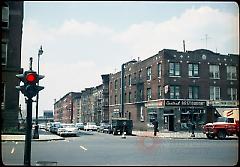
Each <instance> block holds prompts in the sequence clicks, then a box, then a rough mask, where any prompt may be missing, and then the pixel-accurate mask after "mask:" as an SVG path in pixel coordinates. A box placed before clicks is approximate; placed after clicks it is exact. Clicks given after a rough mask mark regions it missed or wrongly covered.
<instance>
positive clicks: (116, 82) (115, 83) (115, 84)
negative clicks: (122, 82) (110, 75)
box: [114, 79, 118, 89]
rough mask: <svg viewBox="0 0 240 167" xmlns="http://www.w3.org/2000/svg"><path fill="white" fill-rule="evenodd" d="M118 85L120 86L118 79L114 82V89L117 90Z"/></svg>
mask: <svg viewBox="0 0 240 167" xmlns="http://www.w3.org/2000/svg"><path fill="white" fill-rule="evenodd" d="M117 85H118V80H117V79H116V80H115V81H114V88H115V89H117Z"/></svg>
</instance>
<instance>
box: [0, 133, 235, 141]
mask: <svg viewBox="0 0 240 167" xmlns="http://www.w3.org/2000/svg"><path fill="white" fill-rule="evenodd" d="M132 134H133V135H135V136H138V137H159V138H172V139H207V137H206V135H205V134H203V133H202V132H195V133H194V135H195V136H194V137H192V133H189V132H169V131H162V132H157V136H154V135H153V131H133V132H132ZM226 138H236V139H237V138H238V137H237V136H227V137H226ZM24 140H25V135H3V134H2V135H1V141H24ZM49 140H64V137H60V136H58V135H55V134H40V135H39V139H32V141H49Z"/></svg>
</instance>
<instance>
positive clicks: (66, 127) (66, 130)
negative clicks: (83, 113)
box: [57, 124, 78, 136]
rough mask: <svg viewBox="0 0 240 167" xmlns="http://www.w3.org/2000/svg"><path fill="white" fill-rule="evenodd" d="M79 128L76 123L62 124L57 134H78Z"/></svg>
mask: <svg viewBox="0 0 240 167" xmlns="http://www.w3.org/2000/svg"><path fill="white" fill-rule="evenodd" d="M77 133H78V129H77V128H76V127H75V125H74V124H61V125H60V127H59V128H58V131H57V134H58V135H60V136H77Z"/></svg>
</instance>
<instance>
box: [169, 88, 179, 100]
mask: <svg viewBox="0 0 240 167" xmlns="http://www.w3.org/2000/svg"><path fill="white" fill-rule="evenodd" d="M179 98H180V86H170V99H179Z"/></svg>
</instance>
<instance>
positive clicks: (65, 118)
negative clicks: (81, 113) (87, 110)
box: [54, 92, 81, 123]
mask: <svg viewBox="0 0 240 167" xmlns="http://www.w3.org/2000/svg"><path fill="white" fill-rule="evenodd" d="M80 96H81V93H80V92H69V93H67V94H66V95H65V96H63V97H62V98H61V99H59V100H58V101H56V102H55V103H54V121H57V122H62V123H73V121H75V119H76V114H74V113H73V101H74V99H76V98H77V97H80Z"/></svg>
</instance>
